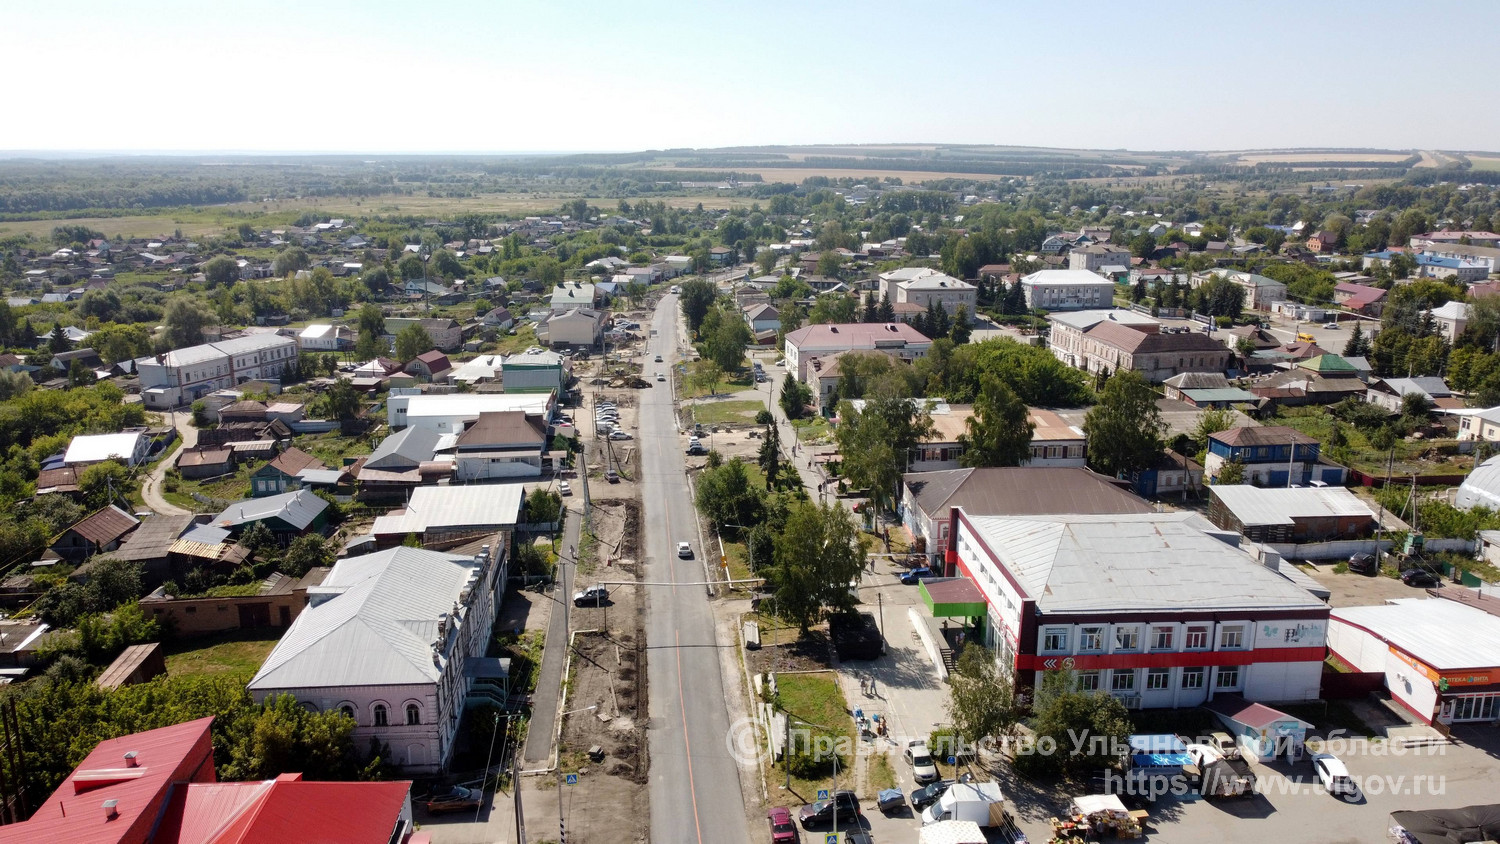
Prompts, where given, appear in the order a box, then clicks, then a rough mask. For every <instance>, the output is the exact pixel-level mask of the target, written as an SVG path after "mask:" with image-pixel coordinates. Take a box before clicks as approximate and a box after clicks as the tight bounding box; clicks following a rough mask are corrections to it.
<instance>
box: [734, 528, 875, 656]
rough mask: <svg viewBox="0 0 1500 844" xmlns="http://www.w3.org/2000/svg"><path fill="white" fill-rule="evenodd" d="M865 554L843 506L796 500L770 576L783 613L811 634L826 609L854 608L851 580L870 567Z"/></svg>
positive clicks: (775, 544) (780, 611) (776, 548)
mask: <svg viewBox="0 0 1500 844" xmlns="http://www.w3.org/2000/svg"><path fill="white" fill-rule="evenodd" d="M739 524H744V523H743V522H740V523H739ZM865 553H866V549H865V545H864V542H863V541H861V539H860V537H859V533H858V531H857V529H856V528H855V525H854V518H853V515H852V514H851V513H850V512H849V511H848V510H846V509H844V507H843V506H842V505H840V504H832V505H829V504H815V503H813V502H811V501H805V500H798V501H795V502H793V503H792V504H791V506H790V508H789V509H788V512H787V518H786V526H785V527H784V528H783V529H782V531H781V533H780V535H778V536H777V537H776V540H775V543H774V551H773V557H772V559H773V563H772V566H771V569H770V571H769V572H768V573H767V581H768V583H769V584H770V585H771V586H772V587H773V590H774V591H775V593H776V609H777V612H778V613H779V614H780V615H781V616H782V617H783V618H786V619H787V620H789V621H794V622H796V623H797V626H798V627H799V628H800V629H802V630H803V631H806V630H807V629H808V628H809V627H811V626H812V625H813V624H814V623H816V622H817V620H818V617H819V616H820V615H821V614H822V612H823V609H824V608H825V607H827V608H832V609H835V610H844V609H849V608H850V607H851V606H852V601H853V599H852V598H851V597H850V595H849V581H851V580H853V579H855V578H857V577H859V573H860V571H861V570H862V569H863V568H864V567H865Z"/></svg>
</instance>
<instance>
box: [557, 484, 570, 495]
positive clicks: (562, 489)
mask: <svg viewBox="0 0 1500 844" xmlns="http://www.w3.org/2000/svg"><path fill="white" fill-rule="evenodd" d="M557 491H558V492H559V493H562V494H563V495H572V494H573V488H572V487H571V486H568V482H567V481H558V482H557Z"/></svg>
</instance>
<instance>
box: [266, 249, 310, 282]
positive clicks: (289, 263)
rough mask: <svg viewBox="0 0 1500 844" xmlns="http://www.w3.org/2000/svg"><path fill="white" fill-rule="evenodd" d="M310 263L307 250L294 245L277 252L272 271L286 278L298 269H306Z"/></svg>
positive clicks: (272, 263)
mask: <svg viewBox="0 0 1500 844" xmlns="http://www.w3.org/2000/svg"><path fill="white" fill-rule="evenodd" d="M310 265H311V261H309V260H308V258H307V250H305V249H303V248H302V247H300V246H292V247H288V248H286V249H283V250H281V252H279V253H277V255H276V258H275V260H273V261H272V262H271V272H273V273H275V274H276V275H277V276H278V277H282V278H284V277H286V276H289V275H291V274H292V273H295V272H296V271H298V270H305V269H307V268H308V266H310Z"/></svg>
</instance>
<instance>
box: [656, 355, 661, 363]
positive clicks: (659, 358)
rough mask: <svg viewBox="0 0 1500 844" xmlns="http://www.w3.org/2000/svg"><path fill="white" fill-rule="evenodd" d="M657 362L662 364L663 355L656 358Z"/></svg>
mask: <svg viewBox="0 0 1500 844" xmlns="http://www.w3.org/2000/svg"><path fill="white" fill-rule="evenodd" d="M656 362H657V363H661V355H657V356H656Z"/></svg>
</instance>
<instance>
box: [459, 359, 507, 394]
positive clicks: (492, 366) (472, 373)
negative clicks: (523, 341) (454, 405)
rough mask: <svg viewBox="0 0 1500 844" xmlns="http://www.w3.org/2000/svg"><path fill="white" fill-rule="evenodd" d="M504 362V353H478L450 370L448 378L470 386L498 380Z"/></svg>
mask: <svg viewBox="0 0 1500 844" xmlns="http://www.w3.org/2000/svg"><path fill="white" fill-rule="evenodd" d="M504 362H505V356H504V355H478V356H476V357H475V358H474V359H473V360H469V361H465V362H464V363H462V364H459V365H458V366H457V367H455V368H454V369H452V370H450V371H449V373H448V380H449V381H450V382H452V383H454V384H468V385H470V386H473V385H475V384H484V383H488V382H491V381H499V380H500V368H501V366H502V365H503V364H504Z"/></svg>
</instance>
